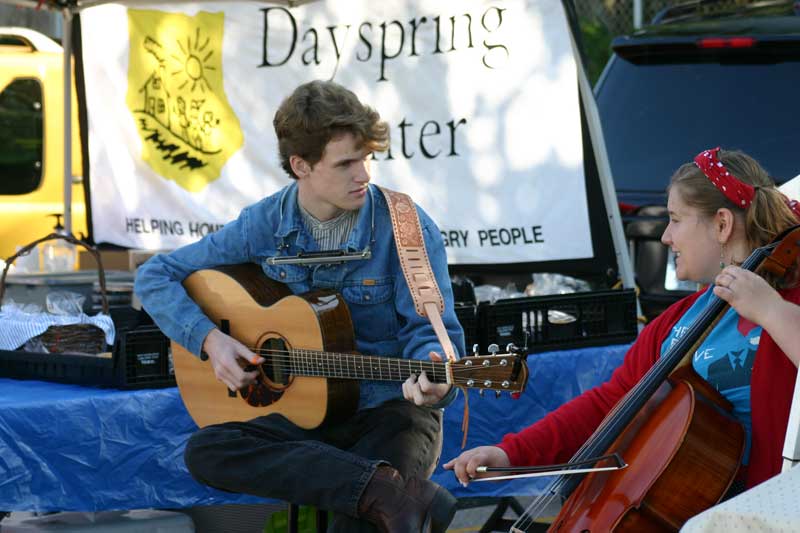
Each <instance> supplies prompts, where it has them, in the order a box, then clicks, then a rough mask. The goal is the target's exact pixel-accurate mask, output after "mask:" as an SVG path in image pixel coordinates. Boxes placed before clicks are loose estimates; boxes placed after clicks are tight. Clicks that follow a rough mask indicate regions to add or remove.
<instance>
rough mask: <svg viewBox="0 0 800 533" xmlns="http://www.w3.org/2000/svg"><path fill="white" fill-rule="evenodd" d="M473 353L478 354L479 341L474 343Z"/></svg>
mask: <svg viewBox="0 0 800 533" xmlns="http://www.w3.org/2000/svg"><path fill="white" fill-rule="evenodd" d="M472 355H478V343H475V344H473V345H472Z"/></svg>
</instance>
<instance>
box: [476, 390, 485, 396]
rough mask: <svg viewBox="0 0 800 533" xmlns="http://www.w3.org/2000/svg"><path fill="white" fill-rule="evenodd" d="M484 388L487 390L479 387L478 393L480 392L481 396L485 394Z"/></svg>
mask: <svg viewBox="0 0 800 533" xmlns="http://www.w3.org/2000/svg"><path fill="white" fill-rule="evenodd" d="M484 390H486V389H478V394H479V395H481V396H483V391H484Z"/></svg>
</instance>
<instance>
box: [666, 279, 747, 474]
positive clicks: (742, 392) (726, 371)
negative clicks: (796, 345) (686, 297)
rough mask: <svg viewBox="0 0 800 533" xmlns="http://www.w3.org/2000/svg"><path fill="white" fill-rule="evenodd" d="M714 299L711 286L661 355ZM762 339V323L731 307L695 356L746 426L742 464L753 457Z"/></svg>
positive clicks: (696, 363)
mask: <svg viewBox="0 0 800 533" xmlns="http://www.w3.org/2000/svg"><path fill="white" fill-rule="evenodd" d="M712 299H716V296H714V293H713V291H712V290H711V289H709V290H707V291H706V292H705V293H704V294H702V295H701V296H700V297H699V298H698V299H697V300H696V301H695V302H694V304H693V305H692V307H690V308H689V310H688V311H686V313H684V315H683V316H682V317H681V319H680V320H678V322H677V323H676V324H675V325H674V326H673V327H672V331H671V332H670V334H669V336H668V337H667V339H666V340H665V341H664V343H663V344H662V345H661V355H662V356H663V355H664V354H666V353H667V351H668V350H669V349H670V348H671V347H672V346H673V345H675V344H676V343H677V342H678V340H679V339H680V338H681V337H683V335H684V334H685V333H686V331H687V330H688V329H689V326H691V325H692V323H693V322H694V320H695V319H696V318H697V316H698V315H700V313H702V312H703V310H704V309H705V308H706V307H707V306H708V305H709V304H710V302H711V301H712ZM759 340H761V326H758V325H756V324H754V323H753V322H750V321H749V320H747V319H745V318H742V317H740V316H739V314H738V313H737V312H736V311H734V310H733V309H728V310H727V311H726V312H725V315H724V316H723V317H722V319H721V320H720V321H719V323H718V324H717V326H716V327H715V328H714V329H713V330H712V331H711V333H710V334H709V335H708V337H706V339H705V341H703V344H701V345H700V347H699V348H698V349H697V351H696V352H695V353H694V354H693V356H692V366H693V367H694V371H695V372H697V374H698V375H700V377H702V378H703V379H705V380H706V381H708V382H709V383H710V384H711V386H712V387H714V388H715V389H717V390H718V391H719V392H720V393H721V394H722V396H724V397H725V398H726V399H727V400H728V401H729V402H731V404H733V416H734V417H735V418H736V420H738V421H739V422H741V423H742V425H743V426H744V429H745V434H746V438H747V441H746V446H745V450H744V458H743V460H742V463H743V464H747V463H748V462H749V457H750V437H751V435H750V433H751V426H752V425H751V420H750V377H751V376H752V374H753V363H754V362H755V358H756V350H757V349H758V342H759Z"/></svg>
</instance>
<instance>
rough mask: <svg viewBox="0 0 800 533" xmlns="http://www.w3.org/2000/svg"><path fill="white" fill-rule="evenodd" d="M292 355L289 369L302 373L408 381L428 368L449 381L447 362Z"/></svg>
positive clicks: (309, 352) (304, 352)
mask: <svg viewBox="0 0 800 533" xmlns="http://www.w3.org/2000/svg"><path fill="white" fill-rule="evenodd" d="M264 355H266V357H269V355H268V354H264ZM289 355H290V362H289V372H290V373H291V374H294V375H299V376H318V377H326V378H343V379H370V380H376V381H405V380H406V379H408V377H409V376H410V375H411V374H417V375H419V374H420V373H421V372H422V371H423V370H424V371H425V374H426V375H427V376H428V379H429V380H431V381H432V382H434V383H446V382H447V365H446V363H442V362H436V361H418V360H415V359H401V358H399V357H379V356H373V355H360V354H348V353H335V352H320V351H315V350H291V351H290V352H289Z"/></svg>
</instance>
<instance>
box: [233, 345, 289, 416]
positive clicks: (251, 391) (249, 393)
mask: <svg viewBox="0 0 800 533" xmlns="http://www.w3.org/2000/svg"><path fill="white" fill-rule="evenodd" d="M259 355H261V356H262V357H263V358H264V362H263V363H261V365H260V366H261V372H263V375H260V376H258V378H257V379H256V381H255V383H253V384H252V385H250V386H249V387H246V388H244V389H242V390H240V391H239V392H240V393H241V395H242V398H244V400H245V401H246V402H247V403H248V404H249V405H252V406H253V407H264V406H267V405H270V404H272V403H275V402H277V401H278V400H280V398H281V396H283V392H284V390H285V389H286V387H287V386H288V385H289V384H290V383H291V380H292V375H291V367H290V359H289V357H288V355H289V349H288V348H287V347H286V343H285V342H284V341H283V339H279V338H272V339H267V340H266V342H264V344H262V345H261V349H260V350H259ZM256 368H257V367H256V366H255V365H248V366H247V367H245V370H247V371H252V370H256ZM265 377H266V378H267V379H266V380H265V379H264V378H265Z"/></svg>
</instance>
